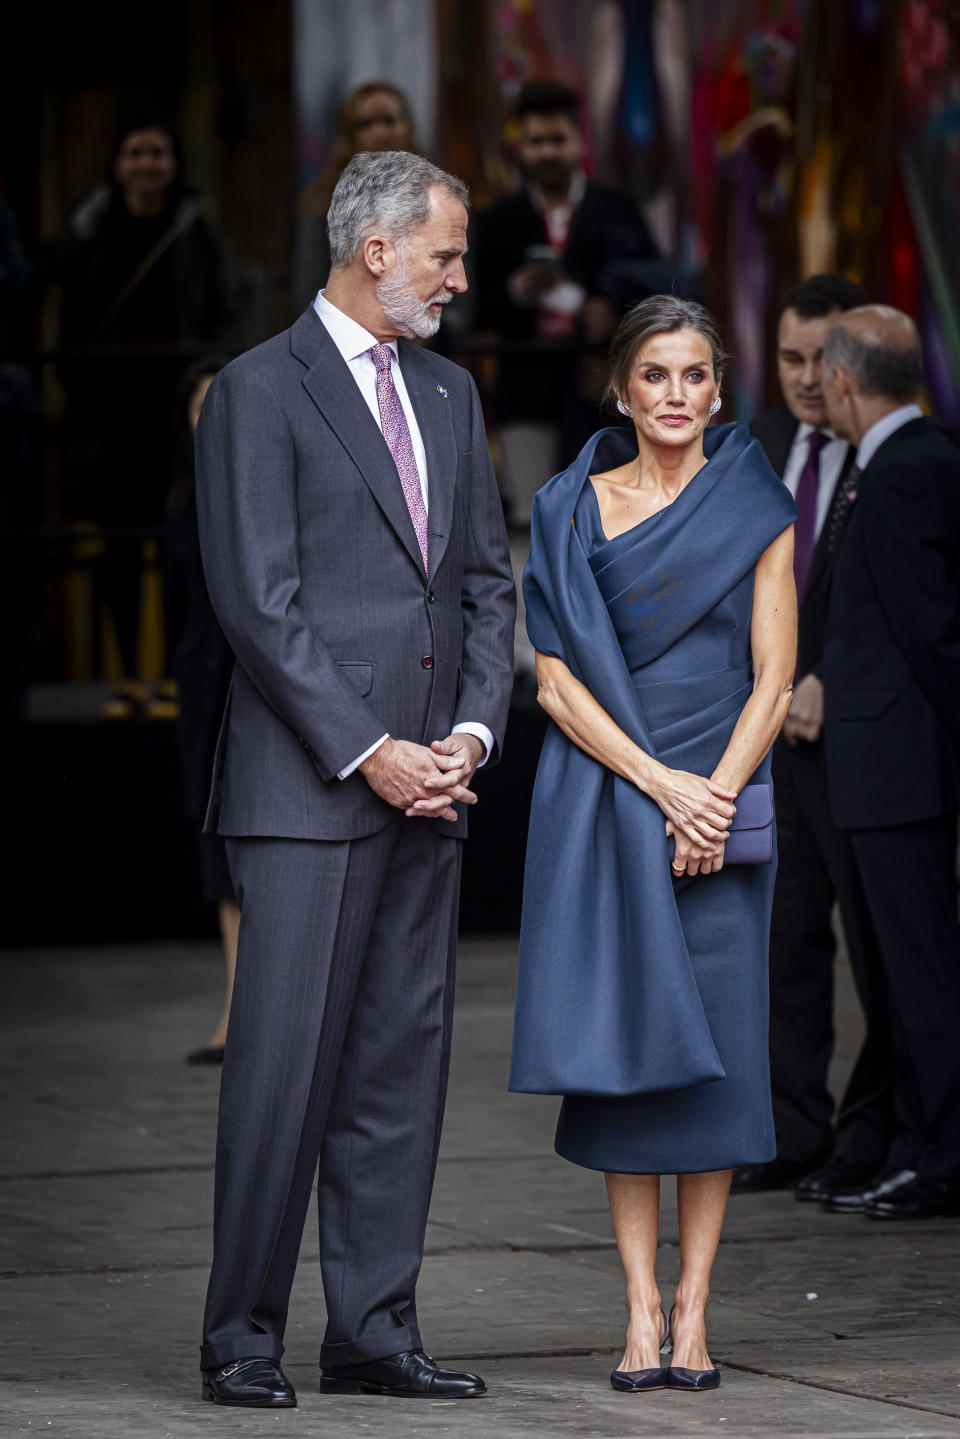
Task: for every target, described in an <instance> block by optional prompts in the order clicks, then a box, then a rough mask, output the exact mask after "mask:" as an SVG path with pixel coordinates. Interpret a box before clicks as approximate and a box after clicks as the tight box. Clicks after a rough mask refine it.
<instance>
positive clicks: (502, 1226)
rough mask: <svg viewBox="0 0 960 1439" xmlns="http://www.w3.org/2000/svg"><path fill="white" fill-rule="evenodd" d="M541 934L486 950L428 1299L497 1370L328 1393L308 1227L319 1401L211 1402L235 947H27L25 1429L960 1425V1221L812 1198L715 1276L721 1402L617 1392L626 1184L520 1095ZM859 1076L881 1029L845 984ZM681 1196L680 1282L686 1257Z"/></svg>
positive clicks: (8, 1267)
mask: <svg viewBox="0 0 960 1439" xmlns="http://www.w3.org/2000/svg"><path fill="white" fill-rule="evenodd" d="M514 955H515V946H514V943H513V942H512V941H503V942H491V941H489V940H483V941H480V940H472V941H466V942H465V943H464V944H463V945H462V952H461V966H460V979H459V986H458V1010H457V1014H458V1019H457V1035H456V1041H455V1050H454V1067H453V1079H452V1085H451V1094H450V1102H449V1105H448V1111H447V1123H446V1129H445V1136H444V1143H443V1149H442V1154H441V1163H440V1172H439V1178H438V1182H437V1188H436V1193H435V1198H434V1204H433V1209H432V1213H431V1223H430V1230H429V1234H428V1240H427V1244H428V1248H427V1257H426V1260H425V1263H424V1268H423V1278H422V1282H421V1288H420V1313H421V1319H422V1322H423V1324H424V1329H425V1338H426V1341H427V1344H428V1347H429V1349H430V1350H431V1351H432V1352H433V1353H434V1354H435V1355H436V1356H437V1357H439V1358H442V1359H444V1360H449V1361H452V1362H454V1363H462V1364H463V1365H469V1366H471V1367H473V1366H476V1368H477V1369H478V1370H479V1371H480V1372H481V1373H482V1374H483V1375H484V1376H485V1378H486V1379H487V1382H488V1385H489V1389H490V1394H489V1397H488V1398H486V1399H483V1400H474V1401H467V1402H464V1403H461V1404H431V1403H424V1404H419V1403H413V1402H410V1401H408V1402H406V1403H404V1402H403V1401H400V1400H387V1399H373V1398H370V1399H340V1400H330V1399H325V1398H323V1397H322V1396H321V1395H320V1394H319V1393H318V1389H317V1370H316V1352H317V1346H318V1343H319V1339H320V1335H321V1332H322V1327H323V1299H322V1293H321V1288H320V1274H319V1266H318V1264H317V1262H316V1255H315V1234H314V1230H313V1224H312V1223H311V1224H309V1225H308V1229H307V1235H306V1237H305V1242H304V1252H303V1258H302V1263H301V1267H300V1271H299V1275H298V1279H297V1284H296V1287H295V1290H294V1296H293V1304H292V1309H291V1318H290V1326H289V1330H288V1334H287V1353H286V1359H285V1367H286V1369H287V1372H288V1374H289V1375H290V1378H291V1379H292V1380H293V1382H294V1383H295V1384H296V1386H297V1389H298V1392H299V1399H300V1404H299V1408H297V1409H296V1410H291V1411H281V1412H279V1413H273V1414H270V1413H263V1412H259V1413H258V1412H257V1411H254V1410H247V1411H235V1410H225V1409H221V1408H215V1407H214V1406H212V1405H209V1404H204V1403H202V1402H201V1401H200V1385H199V1375H198V1373H197V1369H196V1364H197V1344H198V1340H199V1333H198V1330H199V1321H200V1310H201V1305H202V1299H203V1291H204V1285H205V1280H206V1267H207V1262H208V1256H209V1249H210V1212H211V1191H212V1181H213V1170H212V1163H211V1156H212V1149H213V1140H214V1128H215V1116H216V1096H217V1084H218V1073H217V1072H216V1071H213V1070H204V1069H197V1068H191V1067H188V1066H187V1065H185V1064H184V1063H183V1062H182V1057H183V1055H184V1054H185V1052H186V1051H187V1050H188V1049H189V1048H191V1047H193V1046H194V1045H196V1044H198V1043H200V1042H201V1041H202V1040H203V1038H204V1034H205V1027H206V1026H207V1025H209V1024H212V1022H213V1019H214V1017H215V1014H216V1009H217V1003H218V996H219V985H220V964H219V959H218V955H217V952H216V950H215V948H214V947H213V946H207V945H199V946H190V947H177V946H173V945H158V946H142V947H137V948H126V947H125V948H116V949H111V950H102V949H100V950H94V949H76V948H75V949H63V950H49V951H25V952H22V953H10V952H8V953H7V954H6V955H4V956H2V957H0V980H2V988H3V995H4V1000H5V1006H4V1007H5V1011H6V1015H7V1025H8V1037H7V1038H6V1040H5V1043H4V1045H3V1049H2V1054H0V1075H2V1083H3V1091H4V1092H3V1113H4V1118H5V1131H6V1143H5V1145H4V1146H3V1158H2V1165H0V1278H2V1280H3V1284H2V1289H0V1293H2V1295H3V1298H4V1301H5V1302H4V1303H3V1306H2V1312H3V1317H4V1340H3V1345H2V1349H0V1381H2V1384H0V1433H2V1434H27V1433H34V1432H37V1433H43V1434H48V1435H54V1436H68V1439H87V1436H115V1439H139V1436H144V1439H147V1436H150V1439H157V1436H164V1439H165V1436H172V1439H192V1436H208V1435H220V1434H226V1433H229V1434H231V1435H249V1436H260V1435H278V1436H287V1435H297V1434H299V1435H313V1434H317V1435H331V1436H347V1435H350V1436H353V1435H359V1434H367V1433H370V1434H382V1435H386V1436H389V1439H394V1436H399V1439H405V1436H421V1435H423V1436H433V1435H443V1434H456V1435H457V1436H464V1439H474V1436H477V1439H479V1436H493V1435H497V1436H499V1439H513V1436H517V1439H519V1436H533V1435H543V1436H553V1435H571V1436H573V1435H576V1436H598V1439H599V1436H609V1439H614V1436H627V1435H644V1436H651V1439H652V1436H661V1435H662V1436H666V1435H680V1434H688V1433H692V1434H699V1435H723V1436H724V1439H736V1436H758V1439H760V1436H763V1439H765V1436H768V1435H774V1434H777V1435H798V1436H799V1435H806V1436H820V1439H826V1436H845V1439H854V1436H863V1439H881V1436H894V1435H897V1436H918V1439H919V1436H935V1435H936V1436H947V1435H950V1436H955V1439H956V1436H960V1372H958V1364H957V1359H958V1354H960V1345H958V1319H960V1266H958V1263H957V1260H958V1257H960V1221H943V1222H931V1223H926V1224H909V1225H895V1224H888V1225H885V1224H880V1223H875V1222H870V1221H867V1220H863V1219H858V1218H855V1217H847V1218H845V1217H840V1216H831V1215H826V1214H823V1213H821V1212H820V1211H819V1209H817V1208H816V1207H814V1208H811V1207H810V1206H807V1205H800V1204H797V1203H796V1202H795V1201H794V1199H793V1198H792V1196H791V1195H789V1194H772V1195H760V1196H749V1197H744V1196H741V1197H737V1198H734V1199H733V1200H732V1201H731V1206H730V1212H729V1218H728V1222H727V1226H726V1230H725V1235H724V1240H723V1244H722V1248H721V1253H720V1256H719V1259H718V1262H717V1268H716V1271H715V1283H714V1302H713V1306H712V1308H711V1330H710V1338H711V1349H712V1351H713V1354H714V1357H715V1358H716V1359H717V1360H718V1361H719V1362H720V1364H721V1367H722V1369H723V1385H722V1387H721V1388H720V1390H719V1391H717V1392H716V1393H713V1394H707V1395H702V1396H695V1395H683V1394H675V1393H657V1394H652V1395H648V1396H640V1397H631V1396H625V1395H617V1394H614V1393H613V1392H612V1390H611V1389H610V1387H609V1385H608V1383H607V1374H608V1372H609V1370H610V1369H611V1368H612V1367H613V1365H614V1364H615V1363H616V1361H617V1359H618V1358H619V1356H620V1346H621V1340H622V1329H623V1295H622V1283H621V1277H620V1271H619V1264H618V1260H617V1255H616V1251H615V1249H614V1247H613V1243H612V1236H611V1229H610V1222H609V1217H608V1214H607V1210H606V1205H605V1201H604V1190H603V1181H602V1178H601V1176H599V1175H596V1174H593V1173H590V1172H587V1171H584V1170H580V1169H577V1168H575V1167H573V1166H571V1165H567V1164H565V1163H564V1162H563V1161H562V1160H559V1159H557V1158H556V1157H555V1156H554V1155H553V1153H552V1139H553V1125H554V1120H555V1111H556V1104H555V1101H553V1100H552V1099H541V1098H533V1097H526V1096H511V1095H508V1094H507V1093H506V1092H505V1082H506V1072H507V1056H508V1047H509V1035H510V1018H511V1016H510V1007H511V1000H512V989H513V964H514ZM841 978H842V984H841V990H840V998H839V1004H838V1017H839V1031H840V1036H841V1038H840V1043H839V1046H838V1061H837V1065H836V1071H837V1076H836V1077H837V1078H840V1077H841V1076H842V1073H843V1071H844V1069H845V1067H846V1065H847V1064H848V1063H849V1059H850V1055H851V1052H852V1049H853V1048H854V1046H855V1044H856V1040H857V1026H856V1016H855V1007H854V1005H853V1002H852V998H851V995H850V991H849V981H848V978H847V977H846V975H845V974H842V975H841ZM672 1188H673V1186H672V1183H670V1182H667V1183H666V1185H665V1191H666V1204H665V1214H664V1222H663V1229H662V1263H661V1284H662V1285H663V1286H664V1293H667V1292H668V1286H671V1285H672V1284H673V1282H674V1281H675V1278H676V1274H677V1266H678V1254H677V1248H676V1214H675V1207H674V1202H673V1194H672Z"/></svg>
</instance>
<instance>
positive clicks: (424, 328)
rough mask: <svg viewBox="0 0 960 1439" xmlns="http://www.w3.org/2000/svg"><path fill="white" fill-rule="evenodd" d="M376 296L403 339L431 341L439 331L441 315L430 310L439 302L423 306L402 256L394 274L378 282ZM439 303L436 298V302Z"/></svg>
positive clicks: (395, 266)
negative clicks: (404, 336)
mask: <svg viewBox="0 0 960 1439" xmlns="http://www.w3.org/2000/svg"><path fill="white" fill-rule="evenodd" d="M376 294H377V300H378V301H379V303H380V308H381V309H382V310H383V313H384V314H385V315H386V317H387V319H388V320H389V321H390V322H391V324H393V325H396V327H397V330H398V332H399V333H400V334H401V335H406V336H407V337H408V338H410V339H413V338H416V339H418V340H429V339H430V337H431V336H432V335H435V334H436V333H437V331H438V330H439V328H440V321H441V320H442V319H443V316H442V314H441V315H432V314H431V313H430V306H431V305H432V304H435V303H436V300H428V301H427V303H426V304H424V303H423V302H422V300H419V299H418V298H417V296H416V294H415V292H414V290H413V288H412V286H411V284H410V279H409V273H408V270H407V265H406V261H405V260H404V259H403V258H402V256H399V255H398V256H397V263H396V264H395V265H394V267H393V270H392V271H391V272H390V274H389V275H387V276H385V277H384V279H382V280H381V281H380V282H379V284H378V285H377V290H376ZM439 299H440V297H439V296H437V300H439ZM441 303H446V302H445V301H441Z"/></svg>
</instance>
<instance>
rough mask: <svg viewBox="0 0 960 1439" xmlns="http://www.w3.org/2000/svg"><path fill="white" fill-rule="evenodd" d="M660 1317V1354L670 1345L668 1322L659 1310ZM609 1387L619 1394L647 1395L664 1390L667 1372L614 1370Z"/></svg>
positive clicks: (657, 1370) (655, 1370)
mask: <svg viewBox="0 0 960 1439" xmlns="http://www.w3.org/2000/svg"><path fill="white" fill-rule="evenodd" d="M660 1317H661V1319H662V1320H663V1338H662V1339H661V1340H660V1353H661V1354H662V1353H663V1351H664V1349H666V1348H667V1346H668V1344H669V1343H670V1320H669V1319H668V1318H667V1317H666V1315H665V1314H664V1312H663V1310H662V1309H661V1310H660ZM610 1387H611V1388H612V1389H616V1390H617V1391H618V1392H619V1393H621V1394H647V1393H649V1392H650V1390H651V1389H666V1387H667V1371H666V1370H665V1369H662V1368H660V1369H614V1371H613V1373H612V1374H611V1375H610Z"/></svg>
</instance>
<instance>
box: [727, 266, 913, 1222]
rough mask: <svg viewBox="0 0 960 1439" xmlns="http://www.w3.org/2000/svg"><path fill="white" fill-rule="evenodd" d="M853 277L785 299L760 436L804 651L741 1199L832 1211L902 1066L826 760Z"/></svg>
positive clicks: (846, 456) (807, 284)
mask: <svg viewBox="0 0 960 1439" xmlns="http://www.w3.org/2000/svg"><path fill="white" fill-rule="evenodd" d="M866 298H867V297H866V295H865V294H864V292H863V291H862V290H861V288H860V286H859V285H855V284H854V283H853V281H852V280H848V279H847V278H846V276H845V275H814V276H812V277H811V278H810V279H808V280H804V281H803V283H802V284H799V285H797V286H795V288H794V289H792V290H790V291H789V293H788V294H787V295H785V296H784V299H783V301H782V304H781V306H780V315H779V320H778V325H777V375H778V378H779V381H780V389H781V392H782V394H783V399H784V404H783V406H782V407H781V408H780V409H776V410H770V411H768V412H766V413H765V414H762V415H758V416H757V418H756V419H755V420H754V422H753V424H752V425H751V429H752V431H753V433H754V435H755V436H756V437H757V439H759V441H760V443H761V444H762V445H763V448H764V450H765V451H766V453H767V458H768V459H769V460H770V463H771V464H772V466H773V468H774V469H775V470H776V472H777V474H778V475H780V476H781V477H782V479H783V481H784V483H785V484H786V486H787V488H788V489H789V491H790V493H791V494H792V495H793V496H794V498H795V500H796V502H797V508H798V511H799V517H798V519H797V524H796V530H795V536H796V540H795V547H794V575H795V579H796V585H797V600H798V604H799V644H798V651H797V674H796V684H795V688H794V692H793V699H792V700H791V703H790V709H789V711H788V713H787V718H786V720H785V722H784V726H783V730H782V731H781V733H780V735H779V737H778V738H777V741H776V743H775V744H774V747H773V779H774V788H775V791H776V796H777V839H778V844H779V868H778V870H777V882H776V888H775V889H774V896H773V918H772V922H771V929H770V1064H771V1076H772V1088H773V1115H774V1123H775V1126H776V1131H777V1157H776V1159H774V1160H773V1162H772V1163H770V1164H764V1165H754V1166H752V1167H750V1168H747V1169H739V1170H737V1172H736V1173H735V1174H734V1178H733V1190H734V1192H739V1191H744V1190H758V1189H784V1188H789V1187H791V1186H793V1185H796V1189H795V1193H796V1197H797V1198H798V1199H804V1200H816V1199H823V1198H825V1197H826V1195H827V1193H829V1192H832V1191H833V1190H834V1189H838V1188H844V1187H846V1186H849V1185H851V1184H857V1183H859V1182H861V1181H863V1180H865V1179H869V1178H870V1177H871V1176H872V1175H874V1174H875V1173H876V1172H877V1170H878V1169H879V1168H880V1167H881V1165H882V1163H883V1160H884V1157H885V1155H886V1152H887V1149H888V1147H889V1145H890V1140H891V1138H892V1133H893V1055H892V1051H891V1046H890V1028H889V1017H888V1014H887V998H886V982H885V979H884V974H883V964H882V962H881V959H880V955H879V951H878V949H877V946H876V940H875V938H874V935H873V930H872V926H871V924H870V920H869V917H868V916H867V914H866V912H865V908H864V902H863V895H862V893H861V890H860V885H859V882H858V880H857V876H856V869H855V867H854V863H853V855H852V853H851V849H850V840H849V837H848V836H847V835H846V834H844V833H843V831H842V830H840V829H838V828H837V826H836V825H835V824H834V822H833V819H832V818H831V815H830V802H829V797H828V794H827V769H826V760H825V757H824V752H823V733H822V732H823V681H822V678H821V674H820V666H821V661H822V658H823V639H824V625H825V623H826V612H827V599H828V596H829V593H830V573H831V566H832V561H833V554H832V551H831V548H830V539H831V534H832V533H833V527H832V525H831V518H830V517H831V515H835V514H836V511H837V507H838V506H839V505H840V504H842V493H841V486H842V483H843V480H844V478H845V477H846V476H847V474H848V473H849V471H850V468H851V466H852V465H853V460H854V448H853V446H852V445H850V444H848V443H847V441H846V440H844V439H841V438H840V437H839V436H837V435H835V434H834V433H833V431H832V430H831V429H830V426H829V421H828V419H827V411H826V406H825V403H824V397H823V387H822V384H821V362H822V359H823V346H824V341H825V340H826V337H827V333H828V332H829V330H830V328H831V326H832V325H833V323H834V321H835V320H836V319H837V317H838V316H839V315H841V314H842V313H843V312H844V311H845V310H851V309H853V308H854V307H855V306H857V305H862V304H864V303H865V302H866ZM835 902H836V903H838V904H839V908H840V914H841V917H842V920H843V932H844V937H845V939H846V945H847V951H848V954H849V957H850V966H851V969H852V971H853V977H854V982H855V984H856V988H857V993H858V996H859V999H860V1003H861V1005H862V1007H863V1014H864V1022H865V1027H866V1035H865V1038H864V1042H863V1045H862V1047H861V1050H860V1054H859V1056H858V1058H857V1062H856V1064H855V1065H854V1068H853V1072H852V1074H851V1076H850V1079H849V1081H848V1083H847V1086H846V1089H845V1090H844V1093H843V1097H842V1099H841V1101H840V1104H839V1107H838V1112H837V1116H836V1129H835V1132H834V1101H833V1098H832V1096H831V1094H830V1090H829V1088H828V1084H827V1078H828V1072H829V1067H830V1061H831V1058H832V1055H833V1037H834V1035H833V971H834V963H835V959H836V939H835V936H834V931H833V923H832V920H833V907H834V903H835Z"/></svg>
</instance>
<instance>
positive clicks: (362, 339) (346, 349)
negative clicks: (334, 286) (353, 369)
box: [313, 290, 397, 363]
mask: <svg viewBox="0 0 960 1439" xmlns="http://www.w3.org/2000/svg"><path fill="white" fill-rule="evenodd" d="M313 308H314V310H316V312H317V314H318V316H319V317H320V319H321V320H322V321H323V323H324V326H325V327H326V330H327V334H328V335H329V336H330V338H331V340H332V341H333V343H334V344H335V345H336V347H337V349H338V350H339V351H340V353H341V355H342V356H343V358H344V359H345V360H346V361H347V362H348V363H349V361H350V360H356V359H357V358H358V357H359V356H360V355H363V354H365V353H366V351H367V350H369V349H370V348H371V347H372V346H373V345H376V344H379V343H380V342H379V341H378V339H377V337H376V335H371V333H370V331H369V330H365V329H364V328H363V326H362V325H358V324H357V322H356V320H351V318H350V316H349V315H348V314H346V313H345V312H344V311H343V310H338V309H337V307H336V305H331V303H330V301H329V300H328V299H327V297H326V295H325V294H324V293H323V291H322V290H321V291H320V293H319V294H318V295H317V298H316V299H315V300H314V302H313ZM388 344H389V345H390V348H391V350H392V351H393V353H394V356H396V353H397V342H396V340H390V341H388Z"/></svg>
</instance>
